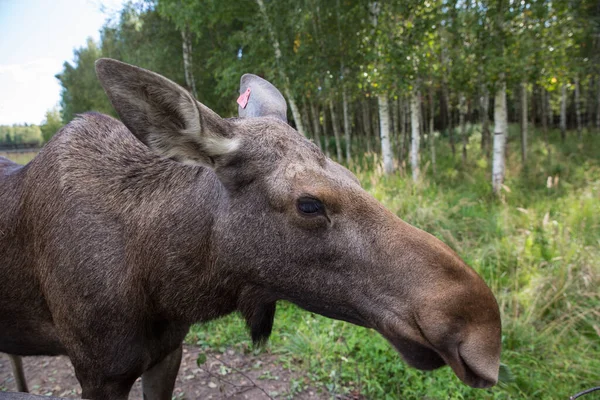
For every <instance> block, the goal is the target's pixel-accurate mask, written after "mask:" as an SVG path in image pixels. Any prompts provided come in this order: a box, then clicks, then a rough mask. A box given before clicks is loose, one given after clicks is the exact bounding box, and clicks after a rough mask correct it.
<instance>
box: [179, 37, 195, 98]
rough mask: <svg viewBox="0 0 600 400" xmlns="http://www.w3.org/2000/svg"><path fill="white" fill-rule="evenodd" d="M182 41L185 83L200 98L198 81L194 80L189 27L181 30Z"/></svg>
mask: <svg viewBox="0 0 600 400" xmlns="http://www.w3.org/2000/svg"><path fill="white" fill-rule="evenodd" d="M181 43H182V47H183V70H184V73H185V84H186V86H187V88H188V90H189V91H190V93H192V95H193V96H194V98H196V99H197V98H198V92H197V91H196V81H195V80H194V72H193V71H194V67H193V62H192V53H193V52H192V37H191V34H190V31H189V29H188V28H185V29H182V30H181Z"/></svg>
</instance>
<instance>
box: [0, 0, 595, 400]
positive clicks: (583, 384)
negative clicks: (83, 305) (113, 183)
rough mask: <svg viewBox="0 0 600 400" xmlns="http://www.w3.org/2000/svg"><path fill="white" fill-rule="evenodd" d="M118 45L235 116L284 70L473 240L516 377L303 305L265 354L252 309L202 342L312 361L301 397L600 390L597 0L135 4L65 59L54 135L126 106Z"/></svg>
mask: <svg viewBox="0 0 600 400" xmlns="http://www.w3.org/2000/svg"><path fill="white" fill-rule="evenodd" d="M100 57H110V58H115V59H118V60H121V61H124V62H127V63H131V64H135V65H138V66H141V67H144V68H147V69H150V70H152V71H155V72H157V73H160V74H162V75H164V76H166V77H168V78H170V79H172V80H173V81H175V82H176V83H178V84H180V85H182V86H184V87H185V88H187V89H188V90H189V91H190V92H191V93H192V94H193V95H194V96H195V97H196V98H197V99H198V100H199V101H200V102H202V103H203V104H205V105H207V106H208V107H210V108H212V109H213V110H214V111H215V112H217V113H219V114H220V115H222V116H224V117H234V116H236V115H237V104H236V98H237V96H238V95H239V92H238V86H239V79H240V77H241V75H242V74H244V73H247V72H251V73H254V74H257V75H260V76H262V77H264V78H265V79H268V80H270V81H271V82H273V83H274V84H275V85H276V86H277V87H278V88H279V89H280V90H281V92H282V94H283V95H284V97H285V98H286V100H287V102H288V109H289V120H290V121H291V122H290V123H291V124H292V125H293V126H294V127H295V128H296V129H297V130H298V131H299V132H300V133H302V134H303V135H305V136H306V137H307V138H309V139H310V140H312V141H314V142H315V143H316V144H317V145H318V146H319V147H320V148H321V149H322V150H323V151H324V152H325V153H326V154H327V155H329V156H330V157H331V158H332V159H334V160H336V161H338V162H340V163H342V164H344V165H345V166H347V167H348V168H349V169H350V170H352V172H354V173H355V174H356V175H357V177H358V178H359V180H360V181H361V183H362V185H363V186H364V187H365V188H366V189H367V190H368V191H369V192H370V193H371V194H373V195H374V196H375V197H376V198H377V199H378V200H380V201H381V202H382V203H383V204H384V205H385V206H386V207H388V208H389V209H390V210H392V211H393V212H395V213H396V214H397V215H398V216H400V217H401V218H403V219H404V220H406V221H407V222H409V223H411V224H413V225H415V226H417V227H419V228H422V229H424V230H426V231H428V232H430V233H432V234H434V235H435V236H437V237H439V238H440V239H442V240H443V241H444V242H446V243H447V244H449V245H450V246H451V247H452V248H453V249H454V250H455V251H457V253H458V254H459V255H460V256H461V257H463V258H464V259H465V260H466V261H467V263H468V264H470V265H471V266H472V267H473V268H475V270H476V271H477V272H478V273H480V274H481V275H482V276H483V278H484V279H485V280H486V282H487V283H488V285H490V287H491V288H492V290H493V292H494V294H495V295H496V297H497V299H498V302H499V304H500V308H501V313H502V319H503V338H502V344H503V353H502V362H503V367H502V370H501V382H500V384H499V385H498V386H496V387H494V388H492V389H488V390H484V391H481V390H479V391H478V390H475V389H470V388H468V387H466V386H465V385H463V384H461V383H460V382H459V381H458V380H457V379H456V378H455V377H453V376H452V374H451V372H450V371H449V369H448V368H443V369H441V370H438V371H435V372H427V373H425V372H419V371H416V370H413V369H410V368H409V367H407V366H406V365H405V364H403V363H402V362H401V361H400V359H399V356H398V355H397V354H396V353H395V352H394V350H393V349H392V348H391V347H390V346H389V344H387V343H386V342H385V340H384V339H383V338H381V337H379V336H377V335H376V334H375V333H374V332H372V331H369V330H366V329H363V328H359V327H355V326H353V325H350V324H348V323H344V322H340V321H333V320H328V319H325V318H322V317H320V316H317V315H314V314H310V313H308V312H306V311H302V310H300V309H298V308H297V307H296V306H294V305H291V304H283V305H281V306H280V307H279V309H278V311H277V317H276V322H275V327H274V334H273V337H272V339H271V342H270V344H269V345H267V347H266V348H264V349H254V350H252V349H251V345H250V341H249V338H248V335H247V332H246V330H245V327H244V324H243V321H242V320H241V319H240V318H238V317H237V316H231V317H227V318H225V319H223V320H219V321H216V322H211V323H209V324H205V325H199V326H195V327H194V328H193V329H192V331H191V332H190V334H189V335H188V342H189V343H191V344H196V345H198V346H201V347H202V348H204V349H206V351H207V352H208V351H216V352H219V351H225V349H226V348H228V347H233V348H237V349H242V350H244V351H247V352H251V351H254V352H255V353H256V354H258V353H260V352H269V353H272V354H275V355H277V356H278V357H279V362H281V363H282V365H284V366H285V368H290V369H295V370H302V371H304V372H305V377H306V378H305V379H304V380H301V381H298V382H295V383H294V385H293V387H292V388H290V392H289V393H287V395H288V398H293V397H294V394H295V393H298V392H299V391H301V390H302V388H303V387H304V386H306V385H313V386H317V387H318V388H319V389H320V390H322V391H323V392H325V393H330V394H331V396H332V398H336V397H335V396H346V397H337V398H357V399H358V398H360V399H362V398H368V399H396V398H402V399H422V398H427V399H446V398H457V399H462V398H482V399H492V398H493V399H511V398H540V399H546V398H568V397H569V396H570V395H573V394H574V393H577V392H579V391H581V390H584V389H586V388H588V387H592V386H597V385H598V384H599V381H598V379H599V375H598V371H600V290H599V289H598V288H599V287H600V3H598V2H597V1H592V0H571V1H562V0H558V1H549V0H521V1H516V0H426V1H416V0H404V1H400V0H389V1H370V0H296V1H289V0H277V1H275V0H238V1H223V0H202V1H197V0H154V1H138V2H131V3H128V4H127V5H125V6H124V8H123V9H122V10H121V12H120V14H119V15H115V16H114V17H113V18H111V19H109V20H107V22H106V24H105V26H104V27H103V29H102V31H101V41H100V42H99V43H96V42H94V41H93V40H91V39H90V40H88V43H87V46H85V47H83V48H79V49H75V50H74V59H73V60H70V61H65V63H64V68H63V70H62V72H61V73H60V74H58V75H57V79H58V80H59V81H60V83H61V85H62V94H61V109H60V110H49V112H48V114H47V120H46V121H45V122H44V123H43V124H42V126H41V130H42V131H43V132H48V131H50V133H45V134H44V139H46V140H48V139H49V138H50V137H51V136H52V133H53V132H55V131H56V130H57V129H58V127H59V126H60V125H61V122H62V124H66V123H68V122H69V121H70V120H72V119H73V118H75V116H76V115H77V114H78V113H82V112H85V111H90V110H94V111H99V112H103V113H107V114H111V115H113V116H116V114H115V112H114V110H113V109H112V107H111V106H110V104H109V102H108V100H107V97H106V95H105V93H104V91H103V90H102V88H101V86H100V84H99V83H98V81H97V78H96V76H95V71H94V62H95V61H96V60H97V59H98V58H100ZM50 124H52V125H51V126H50ZM0 140H2V134H1V133H0Z"/></svg>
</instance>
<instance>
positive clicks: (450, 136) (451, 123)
mask: <svg viewBox="0 0 600 400" xmlns="http://www.w3.org/2000/svg"><path fill="white" fill-rule="evenodd" d="M452 115H453V110H452V104H450V98H448V117H449V118H448V122H449V124H448V140H449V141H450V149H452V158H454V157H455V156H456V146H455V143H454V118H453V117H452Z"/></svg>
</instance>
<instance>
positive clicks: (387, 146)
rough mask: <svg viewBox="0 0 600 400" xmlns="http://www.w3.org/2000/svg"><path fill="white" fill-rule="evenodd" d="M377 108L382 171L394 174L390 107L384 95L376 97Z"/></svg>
mask: <svg viewBox="0 0 600 400" xmlns="http://www.w3.org/2000/svg"><path fill="white" fill-rule="evenodd" d="M377 104H378V106H379V136H380V138H381V156H382V157H383V170H384V172H385V173H386V174H391V173H393V172H394V153H392V146H391V143H390V107H389V103H388V97H387V95H385V94H379V95H378V96H377Z"/></svg>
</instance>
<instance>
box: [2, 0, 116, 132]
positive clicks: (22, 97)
mask: <svg viewBox="0 0 600 400" xmlns="http://www.w3.org/2000/svg"><path fill="white" fill-rule="evenodd" d="M124 2H125V1H124V0H0V125H12V124H15V123H28V124H40V123H41V122H42V120H43V119H44V115H45V113H46V111H47V110H48V109H51V108H53V107H55V106H58V105H59V102H60V84H59V82H58V80H57V79H56V78H55V77H54V75H56V74H57V73H59V72H60V71H61V70H62V66H63V63H64V62H65V61H68V62H71V63H72V62H73V50H74V49H75V48H79V47H83V46H84V45H85V43H86V40H87V38H88V37H92V38H93V39H94V40H95V41H99V39H100V34H99V30H100V28H101V27H102V25H103V24H104V21H105V20H106V19H107V18H109V17H112V18H114V17H115V16H116V15H118V11H119V10H120V9H121V6H122V4H123V3H124Z"/></svg>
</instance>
